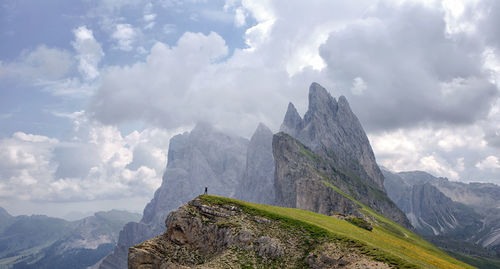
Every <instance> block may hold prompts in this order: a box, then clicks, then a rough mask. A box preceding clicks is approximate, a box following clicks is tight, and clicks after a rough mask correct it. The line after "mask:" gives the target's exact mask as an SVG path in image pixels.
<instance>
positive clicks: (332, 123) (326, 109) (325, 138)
mask: <svg viewBox="0 0 500 269" xmlns="http://www.w3.org/2000/svg"><path fill="white" fill-rule="evenodd" d="M281 131H282V132H285V133H288V134H289V135H291V136H292V137H294V138H296V139H297V140H299V141H300V142H301V143H302V144H304V145H306V146H307V147H308V148H310V149H311V150H312V151H313V152H314V153H316V154H318V155H320V156H321V157H322V158H323V159H327V160H329V161H331V162H332V163H335V165H336V166H337V167H339V168H341V169H343V170H345V171H347V172H348V173H351V174H353V175H355V176H357V177H359V178H360V179H361V180H364V181H365V182H367V183H369V184H371V185H373V186H374V187H376V188H378V189H380V190H382V191H383V190H384V186H383V182H384V177H383V175H382V172H381V171H380V169H379V167H378V165H377V163H376V161H375V156H374V154H373V151H372V148H371V146H370V142H369V141H368V138H367V136H366V134H365V132H364V130H363V127H362V126H361V123H360V122H359V120H358V118H357V117H356V115H354V113H353V112H352V111H351V108H350V106H349V103H348V102H347V99H346V98H345V97H344V96H340V97H339V100H338V102H337V100H336V99H335V98H333V97H332V96H331V95H330V94H329V93H328V92H327V91H326V89H325V88H323V87H321V85H319V84H317V83H313V84H311V86H310V88H309V108H308V111H307V112H306V114H305V115H304V119H302V118H301V117H300V115H299V114H298V113H297V110H296V109H295V107H294V105H293V104H292V103H290V104H289V105H288V110H287V112H286V115H285V119H284V121H283V124H282V125H281Z"/></svg>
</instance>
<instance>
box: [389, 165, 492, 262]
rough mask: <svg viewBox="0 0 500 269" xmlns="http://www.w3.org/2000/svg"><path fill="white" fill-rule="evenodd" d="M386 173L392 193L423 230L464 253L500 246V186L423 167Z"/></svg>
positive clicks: (484, 252) (485, 251)
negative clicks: (445, 175)
mask: <svg viewBox="0 0 500 269" xmlns="http://www.w3.org/2000/svg"><path fill="white" fill-rule="evenodd" d="M383 173H384V176H385V179H386V180H385V183H384V184H385V188H386V190H387V193H388V195H389V197H390V198H391V199H392V200H393V201H394V202H395V203H396V204H397V205H398V206H399V207H400V208H401V209H402V210H403V211H404V212H405V213H406V214H407V216H408V219H409V220H410V221H411V223H412V224H413V226H414V227H415V229H416V230H417V232H418V233H419V234H421V235H424V236H425V237H426V238H427V239H429V240H430V241H432V242H433V243H435V244H437V245H438V246H440V247H443V248H445V249H447V250H452V251H457V252H461V253H464V254H473V255H486V256H491V253H490V250H497V251H499V250H500V209H498V208H496V207H497V205H498V203H499V202H500V195H499V196H498V197H497V196H496V194H500V187H499V186H496V185H494V184H482V183H470V184H465V183H461V182H451V181H448V180H447V179H445V178H437V177H434V176H432V175H430V174H428V173H425V172H422V171H411V172H400V173H392V172H390V171H388V170H383ZM481 247H486V248H488V249H490V250H488V249H482V248H481ZM499 253H500V251H499ZM498 257H500V256H498Z"/></svg>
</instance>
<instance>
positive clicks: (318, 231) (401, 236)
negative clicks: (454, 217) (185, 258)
mask: <svg viewBox="0 0 500 269" xmlns="http://www.w3.org/2000/svg"><path fill="white" fill-rule="evenodd" d="M332 186H333V185H332ZM333 187H334V188H335V186H333ZM200 198H201V199H202V200H203V201H205V202H208V203H212V204H235V205H237V206H239V207H241V208H243V210H245V211H246V212H247V213H250V214H254V215H259V216H264V217H268V218H270V219H273V220H278V221H280V222H282V223H283V225H287V226H294V227H300V228H302V229H305V230H306V231H307V232H309V233H310V234H311V236H312V237H313V238H316V239H320V238H329V239H331V240H340V241H342V242H344V243H345V244H348V245H349V246H350V247H356V248H359V249H360V251H361V252H362V253H364V254H366V255H368V256H372V257H373V258H374V259H375V260H379V261H383V262H386V263H389V264H392V265H393V266H395V267H397V268H474V267H472V266H470V265H467V264H465V263H462V262H460V261H458V260H455V259H454V258H452V257H451V256H449V255H448V254H446V253H445V252H443V251H441V250H440V249H438V248H437V247H435V246H434V245H432V244H430V243H429V242H427V241H425V240H424V239H423V238H421V237H420V236H418V235H416V234H415V233H412V232H410V231H408V230H406V229H405V228H403V227H401V226H400V225H397V224H395V223H394V222H392V221H391V220H388V219H387V218H385V217H383V216H381V215H380V214H377V213H375V212H374V211H373V210H371V209H370V208H368V207H366V206H364V205H362V204H360V205H361V206H362V207H363V210H364V211H365V212H366V213H367V214H369V215H371V216H373V217H374V218H375V219H376V223H374V225H373V230H372V231H367V230H365V229H362V228H359V227H357V226H355V225H353V224H351V223H349V222H347V221H345V220H340V219H337V218H333V217H329V216H325V215H322V214H318V213H314V212H310V211H305V210H301V209H296V208H284V207H275V206H269V205H262V204H254V203H249V202H244V201H239V200H235V199H229V198H225V197H219V196H212V195H202V196H201V197H200ZM358 203H359V202H358Z"/></svg>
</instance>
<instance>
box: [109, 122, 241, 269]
mask: <svg viewBox="0 0 500 269" xmlns="http://www.w3.org/2000/svg"><path fill="white" fill-rule="evenodd" d="M247 146H248V140H246V139H244V138H240V137H235V136H230V135H226V134H224V133H222V132H220V131H218V130H216V129H214V128H213V127H212V126H210V125H209V124H207V123H199V124H197V125H196V127H195V128H194V129H193V130H192V131H191V132H190V133H187V132H186V133H184V134H181V135H177V136H175V137H173V138H172V139H171V140H170V145H169V151H168V164H167V169H166V171H165V174H164V175H163V182H162V185H161V186H160V188H159V189H158V190H156V192H155V195H154V198H153V199H152V200H151V202H150V203H149V204H148V205H147V206H146V208H145V209H144V215H143V218H142V220H141V221H140V222H139V223H129V224H127V225H126V226H125V227H124V228H123V230H122V231H121V232H120V238H119V241H118V245H117V247H116V248H115V250H114V252H113V253H112V254H111V255H110V256H108V257H107V258H106V259H104V260H103V262H102V264H101V266H100V268H102V269H108V268H113V269H115V268H116V269H118V268H126V267H127V252H128V248H129V247H130V246H132V245H135V244H137V243H139V242H143V241H145V240H148V239H150V238H153V237H155V236H158V235H159V234H162V233H163V232H164V231H165V228H164V227H165V226H164V221H165V218H166V217H167V215H168V213H170V212H171V211H172V210H175V209H177V208H178V207H179V206H181V205H182V204H184V203H186V202H187V201H189V200H191V199H193V198H194V197H196V196H198V195H200V194H202V193H203V191H204V188H205V186H207V187H208V192H209V193H211V194H217V195H222V196H226V197H233V196H234V195H235V193H236V189H237V187H238V186H239V182H240V181H241V178H242V177H243V174H244V171H245V167H246V153H247Z"/></svg>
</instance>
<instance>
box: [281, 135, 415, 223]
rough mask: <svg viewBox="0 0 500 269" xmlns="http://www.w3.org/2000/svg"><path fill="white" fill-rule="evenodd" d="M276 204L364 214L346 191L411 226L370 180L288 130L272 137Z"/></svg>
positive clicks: (319, 210) (384, 213)
mask: <svg viewBox="0 0 500 269" xmlns="http://www.w3.org/2000/svg"><path fill="white" fill-rule="evenodd" d="M273 153H274V158H275V165H276V169H275V176H274V178H275V192H276V204H277V205H278V206H284V207H294V208H300V209H305V210H309V211H313V212H318V213H322V214H326V215H331V214H333V213H343V214H354V215H358V216H359V215H362V213H361V211H360V210H359V209H360V207H359V206H358V205H357V204H356V203H354V202H353V201H352V200H351V199H348V198H347V197H346V195H343V194H341V193H340V192H339V191H338V190H336V189H339V190H340V191H342V192H343V193H345V194H347V195H350V196H352V197H353V198H354V199H356V200H358V201H360V202H362V203H363V204H365V205H367V206H369V207H371V208H372V209H375V210H376V211H378V212H380V213H381V214H383V215H385V216H387V217H389V218H391V219H392V220H394V221H395V222H397V223H399V224H401V225H403V226H404V227H407V228H411V225H410V223H409V221H408V220H407V218H406V216H405V215H404V213H403V212H402V211H401V210H400V209H399V208H398V207H397V206H396V205H395V204H394V203H393V202H392V201H391V200H390V199H389V198H388V197H387V195H386V194H385V193H384V192H382V191H381V190H379V189H378V188H375V187H374V186H372V185H371V184H367V183H366V182H364V181H362V180H360V179H359V178H356V177H354V176H352V175H351V174H349V173H347V172H345V171H343V170H341V169H339V168H338V167H336V166H335V165H333V164H332V163H331V162H330V161H329V160H325V159H323V158H322V157H320V156H319V155H317V154H315V153H314V152H312V151H311V150H310V149H309V148H307V147H306V146H305V145H302V143H300V142H299V141H297V140H296V139H294V138H293V137H291V136H290V135H288V134H286V133H283V132H281V133H278V134H276V135H274V138H273Z"/></svg>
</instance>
